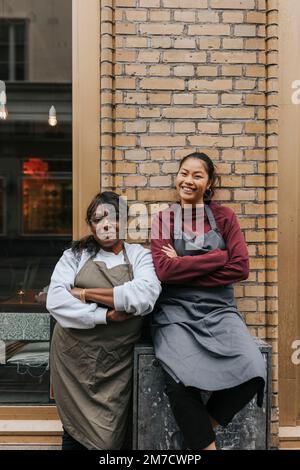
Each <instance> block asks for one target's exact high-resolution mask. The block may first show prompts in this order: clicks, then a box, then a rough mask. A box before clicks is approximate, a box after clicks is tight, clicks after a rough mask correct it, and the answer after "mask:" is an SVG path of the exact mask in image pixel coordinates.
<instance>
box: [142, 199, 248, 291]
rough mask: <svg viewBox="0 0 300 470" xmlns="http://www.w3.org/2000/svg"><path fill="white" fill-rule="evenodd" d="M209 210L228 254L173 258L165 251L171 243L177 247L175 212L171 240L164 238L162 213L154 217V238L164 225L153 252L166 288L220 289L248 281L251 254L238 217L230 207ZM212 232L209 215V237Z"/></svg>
mask: <svg viewBox="0 0 300 470" xmlns="http://www.w3.org/2000/svg"><path fill="white" fill-rule="evenodd" d="M209 207H210V208H211V210H212V212H213V214H214V217H215V220H216V224H217V227H218V229H219V231H220V233H221V235H222V236H223V238H224V240H225V243H226V250H220V249H216V250H212V251H210V252H209V253H205V254H201V255H196V256H178V257H176V258H169V257H168V256H167V255H165V254H164V252H163V251H162V247H163V246H166V245H167V244H169V243H170V244H171V245H173V233H174V217H173V213H172V211H171V213H170V231H169V233H170V238H162V224H161V220H162V212H160V213H159V214H158V215H157V216H156V217H154V219H153V225H152V234H153V233H155V232H156V230H158V224H160V225H159V238H158V239H154V238H153V237H152V240H151V251H152V256H153V262H154V266H155V270H156V274H157V276H158V278H159V279H160V280H161V281H162V282H164V283H166V284H189V285H194V286H200V287H217V286H224V285H228V284H232V283H234V282H239V281H243V280H245V279H247V278H248V276H249V256H248V250H247V246H246V243H245V239H244V236H243V233H242V232H241V229H240V226H239V223H238V220H237V217H236V215H235V213H234V212H233V211H232V210H231V209H230V208H229V207H224V206H222V205H220V204H218V203H216V202H210V204H209ZM166 210H167V211H168V210H169V209H166ZM209 230H211V227H210V224H209V221H208V219H207V215H206V213H205V215H204V232H205V233H206V232H208V231H209ZM157 233H158V232H157ZM164 234H165V232H164Z"/></svg>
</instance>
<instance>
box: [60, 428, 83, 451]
mask: <svg viewBox="0 0 300 470" xmlns="http://www.w3.org/2000/svg"><path fill="white" fill-rule="evenodd" d="M61 450H87V448H86V447H84V446H83V445H82V444H80V442H78V441H76V440H75V439H74V437H72V436H70V434H69V433H68V432H67V431H66V430H65V429H64V433H63V436H62V447H61Z"/></svg>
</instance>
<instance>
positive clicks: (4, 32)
mask: <svg viewBox="0 0 300 470" xmlns="http://www.w3.org/2000/svg"><path fill="white" fill-rule="evenodd" d="M8 36H9V23H8V22H7V21H6V20H3V18H0V43H1V44H2V43H3V44H8Z"/></svg>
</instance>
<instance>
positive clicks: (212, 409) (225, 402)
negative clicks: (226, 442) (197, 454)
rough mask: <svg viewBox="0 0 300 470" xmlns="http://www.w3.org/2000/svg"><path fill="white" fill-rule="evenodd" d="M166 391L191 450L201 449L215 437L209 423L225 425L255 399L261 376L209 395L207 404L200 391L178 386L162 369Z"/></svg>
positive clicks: (181, 385)
mask: <svg viewBox="0 0 300 470" xmlns="http://www.w3.org/2000/svg"><path fill="white" fill-rule="evenodd" d="M163 371H164V375H165V384H166V387H165V392H166V394H167V395H168V398H169V402H170V406H171V409H172V411H173V414H174V417H175V420H176V422H177V425H178V427H179V429H180V430H181V432H182V434H183V438H184V442H185V445H186V446H187V448H188V449H191V450H201V449H204V448H205V447H207V446H208V445H209V444H211V443H213V442H214V441H215V439H216V435H215V432H214V429H213V426H212V423H211V420H210V417H212V418H214V420H215V421H217V423H218V424H220V425H222V426H226V425H227V424H228V423H229V422H230V421H231V420H232V419H233V417H234V416H235V414H236V413H238V412H239V411H240V410H241V409H242V408H244V406H245V405H247V403H249V401H251V399H252V398H253V397H254V396H255V394H256V393H257V391H258V389H259V387H260V386H261V381H262V380H263V379H262V378H261V377H255V378H253V379H251V380H249V381H247V382H244V383H242V384H240V385H238V386H236V387H233V388H228V389H224V390H217V391H214V392H212V394H211V396H210V398H209V400H208V402H207V403H206V405H205V404H204V402H203V400H202V397H201V391H200V390H199V389H198V388H196V387H191V386H188V387H186V386H185V385H183V384H182V383H181V382H179V383H177V382H176V381H175V380H174V379H173V378H172V377H171V376H170V375H169V374H168V373H167V372H166V371H165V370H163Z"/></svg>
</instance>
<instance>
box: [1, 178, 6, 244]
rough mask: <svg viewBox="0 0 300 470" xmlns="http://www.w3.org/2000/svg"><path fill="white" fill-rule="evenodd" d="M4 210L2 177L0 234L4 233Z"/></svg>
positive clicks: (2, 183)
mask: <svg viewBox="0 0 300 470" xmlns="http://www.w3.org/2000/svg"><path fill="white" fill-rule="evenodd" d="M4 211H5V202H4V178H0V235H4V232H5V227H4Z"/></svg>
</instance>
